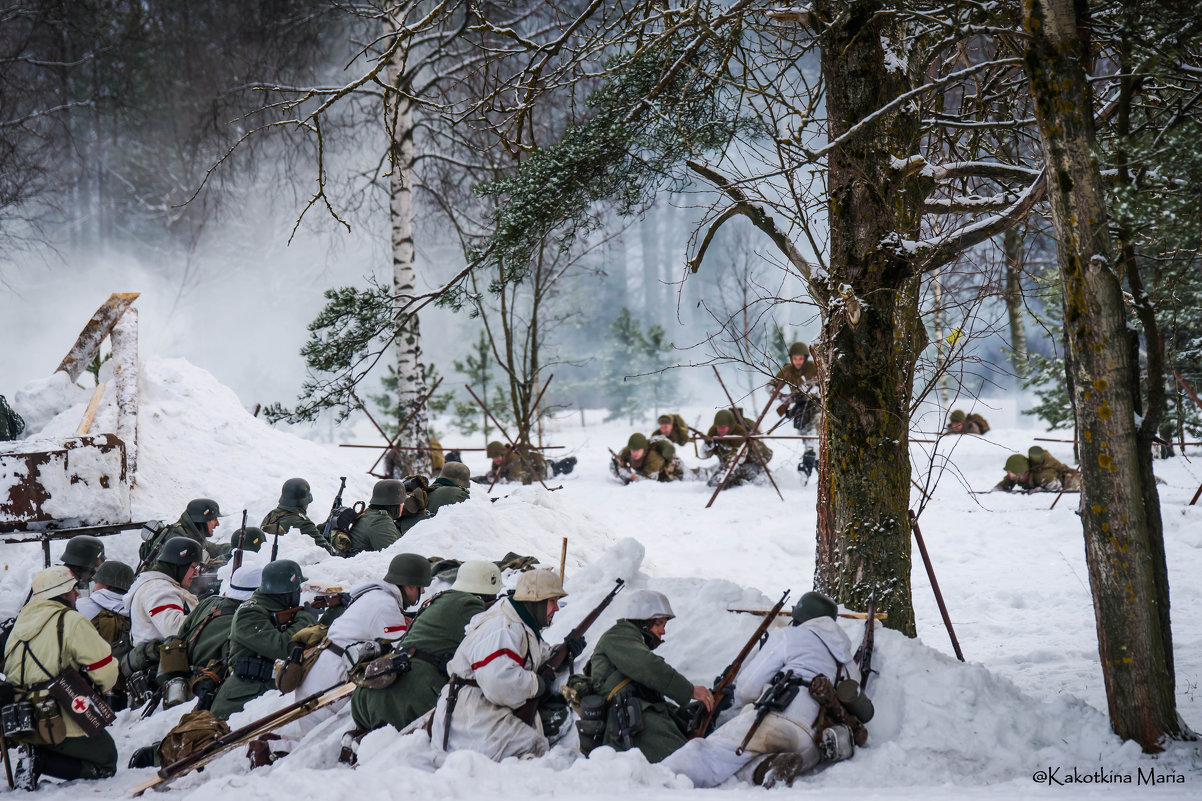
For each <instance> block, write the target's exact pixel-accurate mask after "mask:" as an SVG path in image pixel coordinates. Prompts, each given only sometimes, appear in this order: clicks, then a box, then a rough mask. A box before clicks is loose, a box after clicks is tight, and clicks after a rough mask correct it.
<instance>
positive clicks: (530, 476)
mask: <svg viewBox="0 0 1202 801" xmlns="http://www.w3.org/2000/svg"><path fill="white" fill-rule="evenodd" d="M485 455H487V456H488V458H489V459H491V460H492V467H491V468H489V471H488V473H487V474H486V475H485V476H484V477H483V478H482V479H480V480H477V483H482V484H491V483H492V482H493V480H494V479H496V480H498V481H506V482H520V483H522V484H533V483H534V482H536V481H545V480H546V479H547V477H548V474H549V475H552V476H558V475H567V474H568V473H570V472H572V470H573V469H574V468H575V467H576V457H575V456H565V457H564V458H562V459H553V460H550V461H548V460H547V459H544V458H543V457H542V454H540V453H537V452H535V451H533V450H529V449H525V448H524V449H523V450H522V453H521V455H519V453H518V450H517V449H507V448H506V447H505V445H504V444H503V443H501V442H498V441H496V440H494V441H492V442H490V443H488V447H487V448H485ZM523 456H524V457H525V458H523ZM498 475H499V476H500V478H499V479H498V478H497V476H498Z"/></svg>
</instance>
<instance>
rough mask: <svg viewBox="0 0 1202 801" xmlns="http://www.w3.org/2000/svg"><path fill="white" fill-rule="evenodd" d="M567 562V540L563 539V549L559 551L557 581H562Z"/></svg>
mask: <svg viewBox="0 0 1202 801" xmlns="http://www.w3.org/2000/svg"><path fill="white" fill-rule="evenodd" d="M567 562H568V538H567V537H564V538H563V548H562V549H561V550H560V551H559V580H560V581H561V582H562V581H563V571H564V566H565V565H566V564H567Z"/></svg>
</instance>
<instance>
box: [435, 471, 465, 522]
mask: <svg viewBox="0 0 1202 801" xmlns="http://www.w3.org/2000/svg"><path fill="white" fill-rule="evenodd" d="M471 486H472V474H471V472H470V471H469V470H468V469H467V465H465V464H463V463H462V462H447V463H446V464H444V465H443V466H442V474H441V475H440V476H439V477H438V478H436V479H434V481H433V483H431V484H430V492H429V498H430V500H429V505H428V506H426V511H427V512H429V513H430V516H431V517H433V516H434V515H436V514H438V510H439V509H441V508H442V507H444V506H450V505H451V504H453V503H462V502H463V501H466V500H467V499H468V498H469V497H471V491H470V487H471Z"/></svg>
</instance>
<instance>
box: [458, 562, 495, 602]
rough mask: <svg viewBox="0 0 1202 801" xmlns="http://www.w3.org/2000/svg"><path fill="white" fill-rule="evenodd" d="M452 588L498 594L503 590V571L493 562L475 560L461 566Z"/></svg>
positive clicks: (477, 592) (483, 593) (478, 593)
mask: <svg viewBox="0 0 1202 801" xmlns="http://www.w3.org/2000/svg"><path fill="white" fill-rule="evenodd" d="M451 589H452V590H455V591H457V592H470V593H472V594H473V595H496V594H497V593H498V592H500V591H501V571H500V569H498V568H497V566H496V565H495V564H493V563H492V562H484V561H480V560H473V561H470V562H464V563H463V564H461V565H460V566H459V574H458V575H457V576H455V583H454V584H452V585H451Z"/></svg>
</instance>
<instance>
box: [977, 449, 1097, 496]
mask: <svg viewBox="0 0 1202 801" xmlns="http://www.w3.org/2000/svg"><path fill="white" fill-rule="evenodd" d="M994 489H996V490H1001V491H1002V492H1013V491H1014V490H1022V491H1025V492H1079V491H1080V490H1081V473H1080V472H1079V471H1077V470H1074V469H1073V468H1071V467H1069V466H1068V465H1065V464H1064V463H1062V462H1060V461H1059V460H1058V459H1056V457H1054V456H1052V455H1051V454H1050V453H1047V452H1046V451H1044V449H1043V448H1041V447H1039V446H1038V445H1035V446H1033V447H1032V448H1031V449H1030V450H1029V451H1027V455H1026V456H1023V455H1022V454H1021V453H1012V454H1010V457H1009V458H1008V459H1006V476H1005V477H1004V478H1003V479H1002V480H1001V481H999V482H998V483H997V485H996V486H994Z"/></svg>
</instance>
